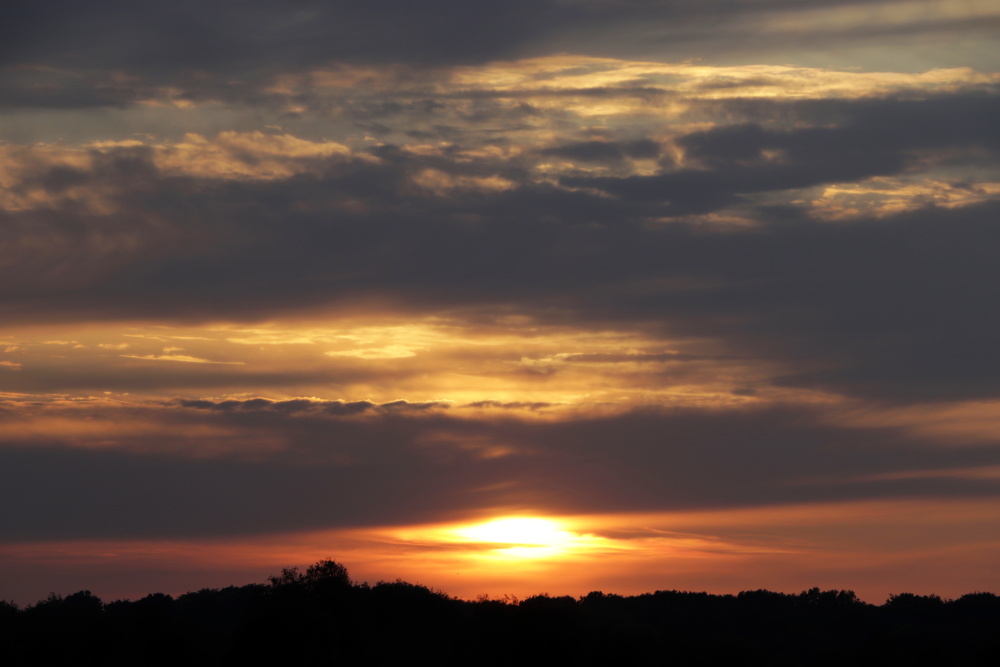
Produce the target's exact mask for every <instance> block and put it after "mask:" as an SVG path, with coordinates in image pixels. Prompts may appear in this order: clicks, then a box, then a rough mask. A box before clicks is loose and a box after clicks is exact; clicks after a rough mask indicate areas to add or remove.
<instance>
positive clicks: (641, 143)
mask: <svg viewBox="0 0 1000 667" xmlns="http://www.w3.org/2000/svg"><path fill="white" fill-rule="evenodd" d="M541 154H542V155H552V156H555V157H562V158H568V159H570V160H579V161H581V162H596V163H601V162H620V161H622V160H624V159H625V158H626V157H631V158H656V157H659V155H660V146H659V144H657V143H656V142H655V141H650V140H649V139H636V140H634V141H624V142H617V141H583V142H579V143H575V144H564V145H561V146H552V147H550V148H546V149H543V150H542V151H541Z"/></svg>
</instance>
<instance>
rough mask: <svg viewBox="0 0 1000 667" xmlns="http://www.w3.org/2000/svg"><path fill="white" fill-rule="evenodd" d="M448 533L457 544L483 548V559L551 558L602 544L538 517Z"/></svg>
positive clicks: (463, 528)
mask: <svg viewBox="0 0 1000 667" xmlns="http://www.w3.org/2000/svg"><path fill="white" fill-rule="evenodd" d="M450 532H451V534H452V535H453V536H454V537H455V538H457V540H458V541H462V542H469V543H478V544H481V545H483V546H484V547H486V548H487V551H486V553H485V554H483V555H489V556H494V557H497V556H498V557H510V558H553V557H556V556H564V555H568V554H570V553H572V552H574V551H581V550H585V549H590V548H593V547H595V546H599V545H600V543H602V542H604V541H605V540H602V538H599V537H596V536H594V535H581V534H578V533H574V532H572V531H569V530H567V529H566V526H564V525H563V524H562V523H560V522H559V521H557V520H555V519H543V518H540V517H502V518H499V519H493V520H492V521H487V522H485V523H478V524H473V525H471V526H460V527H457V528H454V529H452V530H451V531H450Z"/></svg>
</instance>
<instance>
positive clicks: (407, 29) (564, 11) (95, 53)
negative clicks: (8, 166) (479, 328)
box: [0, 0, 992, 108]
mask: <svg viewBox="0 0 1000 667" xmlns="http://www.w3.org/2000/svg"><path fill="white" fill-rule="evenodd" d="M894 4H898V3H895V2H894V1H893V0H883V1H882V2H874V1H869V2H866V3H858V2H856V0H826V1H824V2H810V3H806V4H803V3H793V2H786V1H784V0H765V1H757V2H737V1H735V0H703V1H700V2H697V3H692V2H687V1H686V0H656V1H653V0H649V1H634V2H621V1H620V0H586V1H582V2H575V1H569V2H567V1H562V0H505V1H504V2H492V1H485V0H476V1H473V0H464V1H463V0H426V1H425V2H422V3H419V4H414V3H412V2H408V1H406V0H371V1H369V2H365V3H357V2H350V1H348V0H335V1H322V0H294V1H293V0H289V1H288V2H284V3H282V4H281V5H280V6H279V5H275V4H274V3H271V2H266V1H265V0H242V1H236V0H224V1H221V2H215V3H213V4H212V7H211V8H207V7H206V6H205V5H204V4H203V3H198V2H192V1H191V0H177V1H176V2H171V3H169V4H165V5H161V4H141V5H137V4H136V3H133V2H128V1H127V0H98V1H95V2H87V3H85V4H84V3H79V2H72V1H71V0H51V1H49V2H45V3H38V2H28V1H26V0H10V1H9V2H6V3H4V7H3V10H2V14H0V62H2V63H4V64H5V65H6V66H7V69H6V70H5V72H4V74H3V75H2V76H0V90H2V91H3V93H4V94H3V95H2V99H3V100H4V103H5V104H6V105H13V106H29V107H52V108H67V107H87V106H95V105H97V106H104V105H106V106H120V105H125V104H130V103H132V102H133V101H135V99H137V98H138V97H141V96H142V95H141V93H142V92H144V90H145V89H146V87H147V86H151V85H167V84H169V85H171V86H175V87H178V88H180V89H182V90H184V91H185V93H184V94H185V95H190V96H193V97H196V98H197V97H206V96H207V97H210V98H211V97H219V96H226V95H227V94H233V93H234V92H235V90H234V86H235V87H236V88H238V87H245V86H247V85H251V86H255V85H256V84H260V83H262V82H265V81H267V80H268V79H269V78H270V77H271V76H273V75H274V74H276V73H281V72H295V71H305V70H309V69H313V68H316V67H319V66H325V65H327V64H329V63H333V62H342V63H343V62H348V63H380V64H384V63H407V64H412V65H418V66H438V65H451V64H480V63H484V62H487V61H490V60H496V59H510V58H517V57H521V56H538V55H550V54H553V53H587V54H589V55H595V56H612V57H623V56H624V57H645V58H649V57H659V58H663V59H668V60H675V61H680V60H685V59H691V58H718V57H723V58H725V57H726V56H728V57H729V58H739V57H745V56H746V54H754V53H757V54H759V53H765V54H766V53H777V54H780V55H779V61H781V62H785V61H787V53H788V51H789V50H793V49H801V48H802V47H803V46H807V47H813V48H816V47H819V46H826V47H827V48H829V47H830V45H833V44H837V45H842V44H844V43H861V44H867V45H869V46H871V45H875V46H883V45H884V41H885V40H886V39H892V38H897V39H899V40H912V39H913V37H914V36H915V35H920V34H923V35H931V36H942V37H945V38H947V37H948V36H950V35H954V34H961V35H963V36H965V37H966V40H967V41H968V42H969V43H970V44H969V45H968V46H964V47H963V48H960V49H959V48H956V47H954V46H953V47H952V49H951V52H950V57H951V58H952V59H954V60H956V62H954V63H952V66H961V65H967V64H968V63H967V62H963V61H962V60H961V58H962V57H963V56H965V57H974V56H976V54H977V53H978V54H979V57H980V58H983V55H982V53H981V52H982V51H985V50H986V49H978V50H977V48H976V47H977V46H978V45H979V44H980V43H981V41H975V40H973V39H972V38H971V37H970V35H971V36H972V37H976V38H977V39H978V40H982V41H985V42H987V43H988V41H989V38H990V37H992V33H991V32H990V19H989V17H981V16H979V15H978V14H977V13H976V12H974V11H973V12H972V13H971V14H970V15H969V16H967V17H963V16H957V17H955V16H946V15H935V16H934V17H933V20H920V19H919V18H912V19H910V20H903V21H900V20H898V19H897V18H889V20H879V19H883V18H886V16H888V15H889V14H891V12H892V9H891V8H892V6H893V5H894ZM837 8H840V9H844V10H853V11H854V12H855V13H854V15H853V19H852V20H848V21H847V22H846V25H847V26H848V27H847V28H841V27H837V26H838V25H841V26H842V25H844V21H836V20H834V21H830V20H824V19H823V18H822V17H816V16H812V15H811V14H810V12H814V11H815V10H817V9H837ZM884 8H888V9H884ZM964 9H966V10H967V11H972V10H971V9H970V8H967V7H966V8H964ZM862 10H863V11H864V12H865V14H864V15H861V14H860V12H861V11H862ZM883 10H884V12H885V16H884V15H883ZM789 15H791V16H793V17H796V18H798V19H799V20H797V21H793V22H792V23H793V24H795V25H798V26H799V27H800V28H799V29H795V28H789V27H788V25H787V23H788V22H787V21H779V23H784V24H785V27H780V26H778V27H775V26H774V25H773V24H772V23H771V20H772V19H774V18H779V19H781V18H783V17H787V16H789ZM863 19H864V20H863ZM852 24H853V25H852ZM901 44H903V45H905V44H906V43H905V42H901ZM783 50H784V52H783ZM935 53H936V55H937V56H938V58H939V59H941V58H947V57H948V56H949V52H948V51H947V50H942V49H937V50H936V51H935ZM782 56H784V57H785V59H784V60H782V59H781V57H782ZM852 64H854V63H852ZM940 64H941V63H940V62H939V63H938V65H939V66H940ZM25 66H44V67H45V68H48V69H45V70H31V71H26V70H23V69H19V68H23V67H25ZM123 75H127V76H123Z"/></svg>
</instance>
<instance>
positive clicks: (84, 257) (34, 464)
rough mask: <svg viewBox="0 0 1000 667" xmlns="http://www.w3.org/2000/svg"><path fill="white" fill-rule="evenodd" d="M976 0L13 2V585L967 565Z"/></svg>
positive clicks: (9, 115) (976, 465)
mask: <svg viewBox="0 0 1000 667" xmlns="http://www.w3.org/2000/svg"><path fill="white" fill-rule="evenodd" d="M998 342H1000V4H998V3H997V2H995V0H938V1H929V0H924V1H921V0H898V1H895V0H794V1H793V0H699V1H698V2H693V1H690V0H530V1H529V0H510V1H499V0H492V1H489V2H486V1H480V0H422V1H421V2H413V1H408V0H367V1H366V2H348V1H346V0H341V1H332V2H318V1H310V0H294V1H286V2H282V3H277V2H265V1H264V0H225V1H219V2H208V3H206V2H191V1H188V0H173V1H171V2H157V3H137V2H132V1H127V0H93V1H86V2H80V1H72V0H52V1H47V2H39V1H37V0H34V1H31V2H27V1H24V0H9V1H8V2H5V3H3V8H2V9H0V599H10V600H15V601H17V602H19V603H21V604H23V603H28V602H34V601H36V600H38V599H41V598H44V597H45V596H46V595H47V594H48V593H49V592H50V591H55V592H59V593H63V594H66V593H71V592H74V591H77V590H81V589H89V590H91V591H93V592H94V593H95V594H96V595H98V596H100V597H102V598H104V599H105V601H110V600H113V599H116V598H122V597H133V598H134V597H141V596H142V595H145V594H146V593H150V592H155V591H163V592H167V593H173V594H177V593H183V592H185V591H188V590H195V589H199V588H204V587H222V586H227V585H230V584H235V585H241V584H244V583H250V582H261V581H264V580H265V578H266V577H267V576H268V575H271V574H276V573H277V572H278V571H279V570H280V569H281V568H282V567H286V566H292V565H297V566H300V567H301V566H305V565H308V564H310V563H313V562H315V561H318V560H320V559H323V558H333V559H335V560H337V561H340V562H342V563H344V564H345V565H346V566H347V568H348V570H349V571H350V573H351V575H352V576H353V577H354V578H355V579H357V580H367V581H370V582H372V583H375V582H376V581H378V580H380V579H385V580H394V579H396V578H397V577H398V578H402V579H405V580H407V581H410V582H413V583H421V584H424V585H427V586H432V587H435V588H438V589H441V590H443V591H445V592H447V593H449V594H452V595H456V596H461V597H467V598H468V597H475V596H477V595H480V594H484V593H485V594H489V595H496V596H502V595H504V594H513V595H518V596H526V595H531V594H535V593H543V592H546V593H550V594H553V595H562V594H570V595H574V596H575V595H582V594H586V593H587V592H589V591H591V590H604V591H605V592H609V593H610V592H614V593H622V594H629V593H640V592H645V591H652V590H656V589H678V590H697V591H701V590H708V591H711V592H733V593H735V592H738V591H739V590H744V589H757V588H769V589H772V590H780V591H786V592H798V591H800V590H803V589H805V588H809V587H812V586H819V587H821V588H824V589H826V588H844V589H852V590H855V591H857V592H858V594H859V595H860V596H861V597H862V598H864V599H866V600H868V601H871V602H876V603H881V602H882V601H884V600H885V598H886V597H887V596H888V595H889V594H890V593H900V592H904V591H906V592H913V593H921V594H928V593H936V594H939V595H942V596H945V597H949V596H951V597H954V596H958V595H961V594H963V593H968V592H972V591H977V590H978V591H982V590H990V591H994V592H1000V349H998Z"/></svg>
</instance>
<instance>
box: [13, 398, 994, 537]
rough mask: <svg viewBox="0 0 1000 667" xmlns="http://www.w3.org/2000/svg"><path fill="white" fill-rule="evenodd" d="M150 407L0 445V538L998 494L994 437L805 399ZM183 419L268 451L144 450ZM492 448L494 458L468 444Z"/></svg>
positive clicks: (230, 531)
mask: <svg viewBox="0 0 1000 667" xmlns="http://www.w3.org/2000/svg"><path fill="white" fill-rule="evenodd" d="M272 408H273V405H272ZM176 410H183V408H176V409H175V411H176ZM166 412H168V413H170V411H169V410H167V411H166ZM122 416H125V415H122ZM146 416H147V417H148V416H150V415H149V414H148V413H147V415H146ZM160 419H162V420H163V433H162V435H160V436H156V437H153V436H146V437H145V439H146V440H148V442H143V443H140V442H139V441H138V438H139V437H140V436H135V438H136V439H137V440H136V441H135V442H133V443H132V444H133V445H135V444H141V445H142V446H143V448H144V451H142V452H141V453H139V452H137V451H129V449H128V448H125V449H121V448H111V449H108V448H104V449H81V448H74V447H67V446H64V445H63V444H62V443H60V442H58V441H53V442H50V443H39V442H35V443H31V444H27V443H25V446H19V445H18V443H17V442H12V441H8V442H6V443H4V446H2V447H0V463H2V465H0V482H2V483H0V500H2V502H0V516H2V519H3V520H2V521H0V526H2V527H3V528H2V532H0V539H2V540H4V541H17V540H25V539H33V540H50V539H67V538H81V537H88V538H96V537H117V538H122V537H144V538H166V537H192V536H204V535H214V536H219V535H239V534H259V533H270V532H274V531H282V532H284V531H292V530H300V529H323V528H336V527H345V526H359V525H379V524H382V525H386V524H399V523H419V522H422V521H439V520H442V519H444V518H448V517H450V516H453V513H454V512H456V511H458V510H459V508H460V510H461V511H462V512H464V513H467V512H472V511H475V510H476V509H488V508H494V507H508V508H509V507H523V508H526V509H529V508H530V509H533V510H536V511H542V512H544V511H550V512H561V511H566V512H573V513H587V512H618V511H625V512H627V511H671V510H689V509H708V508H726V507H741V508H743V507H748V506H764V505H773V504H784V503H798V502H822V501H847V500H863V499H892V498H912V497H921V498H940V499H944V498H960V497H963V498H970V497H996V496H997V495H998V494H1000V486H998V484H997V481H996V480H995V479H988V478H980V479H972V478H969V477H967V476H963V475H962V474H961V470H962V469H968V468H970V467H975V466H984V465H997V464H998V463H1000V446H998V445H997V444H996V443H989V444H987V443H981V444H979V445H977V446H975V447H961V448H956V447H953V446H947V445H946V444H945V443H940V442H934V441H931V440H927V439H921V438H917V437H915V436H907V435H906V434H905V433H904V432H903V431H901V430H898V429H891V428H845V427H842V426H833V425H830V424H831V420H830V418H829V415H823V414H822V413H819V412H815V411H812V410H808V409H806V410H802V409H786V408H778V409H768V410H757V411H752V410H751V411H740V412H729V413H720V412H718V411H705V412H701V411H688V412H659V411H651V412H635V413H629V414H624V415H618V416H613V417H599V418H585V419H577V420H574V421H570V422H536V421H530V422H523V421H517V420H509V419H494V420H469V419H459V418H453V417H449V416H447V415H446V414H443V413H428V414H423V415H421V414H415V413H414V412H412V411H411V412H409V413H406V414H401V413H387V414H382V415H371V416H361V417H354V418H345V417H344V416H334V415H330V414H322V413H319V412H309V413H305V412H297V413H294V414H289V413H288V412H282V411H281V410H277V409H268V410H198V409H196V410H183V411H182V412H180V413H176V412H175V413H172V414H163V415H161V416H160ZM194 425H201V426H203V427H208V426H211V427H213V428H214V430H215V432H216V433H218V432H219V431H218V429H219V428H226V429H231V430H232V431H233V436H232V439H233V440H234V441H238V440H239V439H240V434H241V433H243V434H246V436H249V435H250V434H254V440H253V442H260V440H261V439H262V438H264V439H269V440H273V441H274V442H275V443H277V444H278V445H279V447H278V448H277V450H276V451H267V450H265V451H263V452H259V451H258V452H255V451H248V452H247V453H246V455H245V456H233V454H232V453H229V454H227V455H224V456H212V455H211V450H210V449H207V448H206V447H205V446H204V444H198V446H197V447H196V448H195V450H194V452H192V453H191V454H190V455H186V454H177V453H174V454H169V453H167V452H166V451H165V450H162V449H159V450H158V448H157V447H156V446H155V444H156V440H157V437H159V438H160V439H172V440H174V441H183V440H184V438H185V437H187V436H185V435H184V433H185V430H184V429H183V428H179V427H183V426H189V427H190V426H194ZM126 444H127V443H126ZM609 445H610V446H609ZM494 446H496V447H504V448H505V451H506V452H507V454H506V455H503V456H497V455H495V454H493V455H485V454H486V453H487V451H488V449H489V448H490V447H494ZM248 449H249V446H248ZM206 454H207V455H206ZM956 473H957V474H956Z"/></svg>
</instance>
